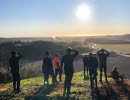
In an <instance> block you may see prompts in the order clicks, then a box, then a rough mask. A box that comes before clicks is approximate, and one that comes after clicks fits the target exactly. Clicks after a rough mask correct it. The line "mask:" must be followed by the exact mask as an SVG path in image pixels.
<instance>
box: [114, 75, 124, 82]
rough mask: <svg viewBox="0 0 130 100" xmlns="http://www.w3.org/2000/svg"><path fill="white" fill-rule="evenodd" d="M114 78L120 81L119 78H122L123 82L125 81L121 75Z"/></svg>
mask: <svg viewBox="0 0 130 100" xmlns="http://www.w3.org/2000/svg"><path fill="white" fill-rule="evenodd" d="M112 78H113V79H119V78H121V80H122V81H124V79H123V77H122V76H121V75H119V76H115V77H112Z"/></svg>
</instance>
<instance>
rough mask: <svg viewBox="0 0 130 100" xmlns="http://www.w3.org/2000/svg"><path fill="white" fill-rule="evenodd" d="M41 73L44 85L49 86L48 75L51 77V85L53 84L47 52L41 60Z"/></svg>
mask: <svg viewBox="0 0 130 100" xmlns="http://www.w3.org/2000/svg"><path fill="white" fill-rule="evenodd" d="M42 71H43V74H44V85H49V82H48V79H49V75H51V76H52V84H55V82H54V71H53V64H52V60H51V58H50V57H49V52H48V51H46V52H45V57H44V58H43V64H42Z"/></svg>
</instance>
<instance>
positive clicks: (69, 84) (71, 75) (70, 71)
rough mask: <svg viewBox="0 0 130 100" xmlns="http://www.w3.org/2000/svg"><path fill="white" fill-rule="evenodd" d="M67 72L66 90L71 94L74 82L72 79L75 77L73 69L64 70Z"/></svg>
mask: <svg viewBox="0 0 130 100" xmlns="http://www.w3.org/2000/svg"><path fill="white" fill-rule="evenodd" d="M64 72H65V82H64V89H65V90H66V88H67V90H68V92H70V88H71V81H72V77H73V73H74V71H73V69H71V68H70V69H64Z"/></svg>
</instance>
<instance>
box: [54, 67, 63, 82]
mask: <svg viewBox="0 0 130 100" xmlns="http://www.w3.org/2000/svg"><path fill="white" fill-rule="evenodd" d="M58 73H59V80H60V81H61V76H62V72H61V71H60V69H55V80H56V81H57V75H58Z"/></svg>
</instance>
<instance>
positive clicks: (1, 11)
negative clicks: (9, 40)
mask: <svg viewBox="0 0 130 100" xmlns="http://www.w3.org/2000/svg"><path fill="white" fill-rule="evenodd" d="M82 4H86V5H88V7H89V9H90V15H89V18H88V19H87V20H80V19H78V18H77V16H76V11H77V8H78V7H79V6H80V5H82ZM129 33H130V0H0V37H41V36H74V35H106V34H109V35H111V34H112V35H113V34H129Z"/></svg>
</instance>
